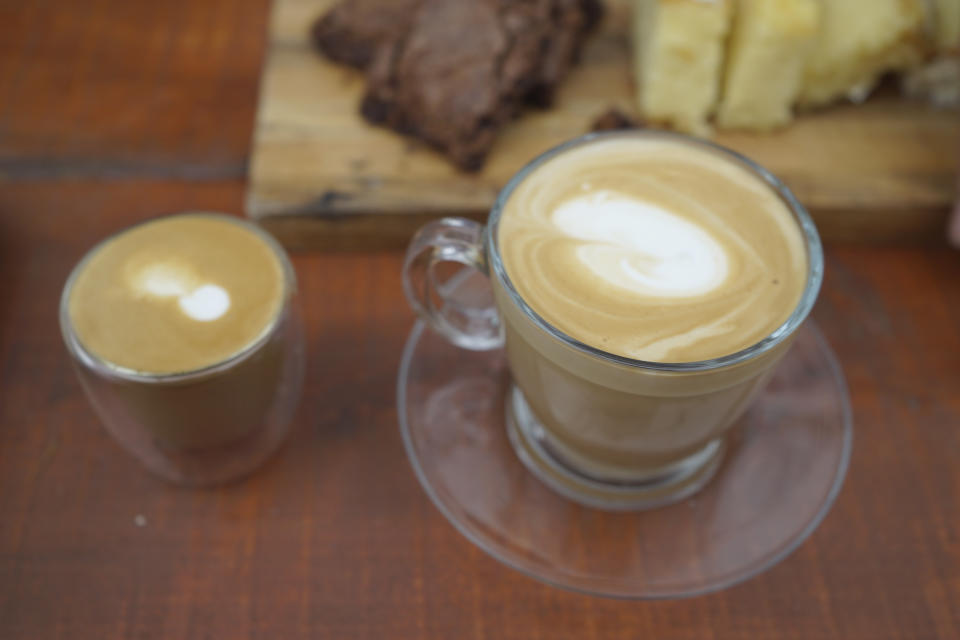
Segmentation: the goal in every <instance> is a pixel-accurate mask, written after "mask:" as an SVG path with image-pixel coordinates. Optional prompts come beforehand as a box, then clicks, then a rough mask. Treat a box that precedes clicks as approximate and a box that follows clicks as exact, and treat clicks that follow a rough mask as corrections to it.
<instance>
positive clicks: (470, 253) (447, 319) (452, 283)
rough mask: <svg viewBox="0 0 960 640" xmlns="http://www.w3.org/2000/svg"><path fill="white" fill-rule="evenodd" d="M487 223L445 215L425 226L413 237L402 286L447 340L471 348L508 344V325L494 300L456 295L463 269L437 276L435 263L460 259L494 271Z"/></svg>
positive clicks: (478, 269) (419, 311)
mask: <svg viewBox="0 0 960 640" xmlns="http://www.w3.org/2000/svg"><path fill="white" fill-rule="evenodd" d="M483 231H484V226H483V225H482V224H480V223H478V222H474V221H473V220H467V219H465V218H443V219H441V220H437V221H435V222H431V223H429V224H427V225H424V226H423V227H421V229H420V230H419V231H417V233H416V235H414V236H413V239H412V240H411V241H410V246H409V247H408V248H407V256H406V259H405V260H404V262H403V291H404V293H406V295H407V300H408V301H409V302H410V306H411V307H413V310H414V311H416V312H417V314H418V315H419V316H420V317H421V318H422V319H423V320H424V322H426V323H427V324H428V325H430V327H432V328H433V329H434V330H435V331H437V333H439V334H440V335H442V336H444V337H445V338H446V339H447V340H449V341H450V342H452V343H453V344H455V345H457V346H458V347H462V348H464V349H469V350H471V351H487V350H490V349H497V348H499V347H502V346H503V328H502V326H501V323H500V315H499V314H498V313H497V308H496V306H495V305H494V304H493V301H492V300H490V301H488V302H487V304H485V305H482V306H474V305H470V304H466V301H464V300H462V299H458V298H457V297H456V296H454V295H453V294H454V292H455V290H456V285H458V284H460V282H462V278H463V276H462V275H461V274H458V275H457V276H454V277H453V278H450V279H449V280H448V281H446V282H442V283H440V282H438V281H437V275H436V273H435V270H434V267H435V266H436V265H438V264H440V263H441V262H456V263H460V264H462V265H466V266H467V267H471V268H472V269H475V270H477V271H479V272H480V273H482V274H483V275H485V276H487V277H488V278H489V277H490V271H489V269H488V266H487V259H486V254H485V251H484V247H483Z"/></svg>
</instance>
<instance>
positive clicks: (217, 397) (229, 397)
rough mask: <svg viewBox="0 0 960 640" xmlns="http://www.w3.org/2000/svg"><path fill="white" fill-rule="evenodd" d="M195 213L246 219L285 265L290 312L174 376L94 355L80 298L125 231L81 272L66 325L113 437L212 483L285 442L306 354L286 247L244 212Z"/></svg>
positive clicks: (159, 469) (165, 469) (81, 373)
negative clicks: (78, 310) (75, 313)
mask: <svg viewBox="0 0 960 640" xmlns="http://www.w3.org/2000/svg"><path fill="white" fill-rule="evenodd" d="M189 215H203V216H205V217H212V218H215V219H218V220H222V221H226V222H229V223H230V224H236V225H241V226H242V227H244V228H245V229H247V230H248V231H250V232H252V233H253V234H255V235H256V236H257V237H258V238H259V239H260V240H261V241H262V242H264V243H265V244H266V245H267V246H268V247H269V249H270V251H271V252H272V253H273V254H274V256H275V257H276V259H277V261H278V262H279V264H280V266H281V269H282V272H283V294H282V295H283V298H282V303H281V306H280V310H279V312H278V313H277V314H276V316H275V317H274V318H273V319H272V321H271V322H270V324H269V325H268V326H267V327H266V328H265V329H264V331H263V332H262V333H261V334H260V336H259V337H258V338H257V339H256V340H255V341H254V342H253V343H251V344H249V345H247V346H245V347H244V348H242V349H241V350H240V351H238V352H236V353H234V354H233V355H231V356H230V357H228V358H227V359H225V360H223V361H221V362H217V363H214V364H212V365H210V366H206V367H203V368H200V369H196V370H192V371H185V372H181V373H174V374H156V375H154V374H149V373H143V372H138V371H133V370H130V369H126V368H123V367H120V366H117V365H116V364H114V363H112V362H108V361H106V360H104V359H102V358H100V357H98V356H97V355H96V354H94V353H92V352H91V351H90V350H89V349H87V348H86V347H85V346H84V344H83V343H82V341H81V340H80V339H79V338H78V335H77V332H76V330H75V327H74V326H73V323H72V321H71V317H70V310H69V303H70V296H71V292H72V291H73V286H74V283H75V281H76V280H77V278H78V276H79V274H80V273H81V272H82V271H83V268H84V266H85V265H86V264H87V262H88V261H89V260H90V259H91V258H92V257H93V256H94V255H95V254H96V253H97V251H98V250H99V249H100V248H101V247H103V246H104V245H106V244H107V243H109V242H110V241H111V240H112V239H113V238H115V237H116V236H111V237H110V238H107V239H106V240H104V241H103V242H102V243H100V244H99V245H97V246H96V247H94V248H93V249H92V250H91V251H90V252H89V253H88V254H87V255H86V256H85V257H84V258H83V259H82V260H81V261H80V262H79V263H78V264H77V266H76V267H75V268H74V270H73V272H72V273H71V275H70V277H69V278H68V280H67V283H66V285H65V287H64V290H63V295H62V297H61V302H60V328H61V332H62V334H63V339H64V342H65V343H66V346H67V350H68V352H69V353H70V356H71V357H72V359H73V362H74V365H75V370H76V372H77V375H78V377H79V379H80V382H81V384H82V386H83V389H84V391H85V392H86V395H87V397H88V398H89V400H90V402H91V404H92V405H93V407H94V409H95V411H96V412H97V414H98V416H99V417H100V420H101V421H102V422H103V424H104V426H105V427H106V428H107V430H108V431H109V432H110V434H111V435H112V436H113V437H114V438H115V439H116V440H117V441H118V442H119V443H120V444H121V445H122V446H123V447H124V448H125V449H127V450H128V451H129V452H130V453H132V454H133V455H134V456H135V457H137V458H138V459H139V460H140V461H141V462H142V463H143V464H144V465H145V466H146V467H147V468H148V469H150V470H151V471H153V472H155V473H156V474H158V475H160V476H162V477H163V478H165V479H167V480H170V481H172V482H175V483H178V484H184V485H190V486H208V485H216V484H222V483H224V482H229V481H231V480H235V479H238V478H240V477H243V476H245V475H247V474H249V473H250V472H252V471H253V470H255V469H256V468H257V467H259V466H260V465H261V464H262V463H263V462H264V461H265V460H266V459H267V458H268V457H270V455H272V454H273V453H274V452H275V451H276V450H277V449H278V448H279V446H280V445H281V444H282V443H283V441H284V439H285V437H286V435H287V433H288V432H289V429H290V423H291V419H292V417H293V413H294V411H295V409H296V406H297V402H298V400H299V397H300V391H301V388H302V381H303V373H304V358H305V354H304V340H303V327H302V323H301V319H300V310H299V305H298V301H297V283H296V275H295V273H294V270H293V266H292V265H291V264H290V260H289V258H288V257H287V255H286V253H285V252H284V250H283V248H282V247H281V246H280V245H279V244H278V243H277V241H276V240H275V239H274V238H273V237H272V236H270V235H269V234H268V233H266V232H264V231H263V230H261V229H260V228H259V227H257V226H256V225H253V224H250V223H247V222H245V221H243V220H240V219H238V218H236V217H233V216H226V215H218V214H189ZM147 224H149V222H148V223H147ZM125 231H127V230H124V231H121V232H120V233H121V234H122V233H124V232H125ZM117 235H119V234H117Z"/></svg>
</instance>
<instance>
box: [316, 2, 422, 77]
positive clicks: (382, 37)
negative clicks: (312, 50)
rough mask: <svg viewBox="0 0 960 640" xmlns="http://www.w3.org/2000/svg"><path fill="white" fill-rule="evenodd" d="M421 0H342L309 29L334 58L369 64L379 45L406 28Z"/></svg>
mask: <svg viewBox="0 0 960 640" xmlns="http://www.w3.org/2000/svg"><path fill="white" fill-rule="evenodd" d="M421 1H422V0H342V1H341V2H339V3H337V4H336V5H335V6H334V7H333V8H332V9H330V10H329V11H327V12H326V13H325V14H323V15H322V16H320V17H319V18H318V19H317V20H316V22H314V23H313V26H312V27H311V29H310V35H311V39H312V40H313V43H314V45H315V46H316V47H317V49H319V50H320V51H321V52H322V53H323V54H324V55H326V56H327V57H328V58H330V59H331V60H335V61H337V62H341V63H343V64H348V65H350V66H352V67H357V68H360V69H364V68H366V66H367V65H368V64H369V63H370V60H372V59H373V55H374V53H375V52H376V50H377V48H378V47H379V46H380V45H381V44H383V43H385V42H386V41H388V40H391V39H392V38H394V37H395V36H396V35H397V34H399V33H403V32H405V31H406V30H407V29H408V28H409V27H410V22H411V21H412V19H413V16H414V14H415V12H416V9H417V7H419V6H420V3H421Z"/></svg>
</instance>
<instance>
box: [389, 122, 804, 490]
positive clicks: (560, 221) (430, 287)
mask: <svg viewBox="0 0 960 640" xmlns="http://www.w3.org/2000/svg"><path fill="white" fill-rule="evenodd" d="M447 261H450V262H455V263H459V264H462V265H466V266H468V267H471V268H473V269H476V270H477V271H480V272H482V273H485V274H487V275H488V276H489V278H490V285H491V288H492V293H493V300H492V303H489V302H487V301H486V300H482V299H473V298H470V299H462V298H460V297H458V296H457V287H456V286H454V285H455V284H456V283H455V282H454V283H451V284H442V285H441V284H440V283H439V282H438V277H437V274H436V272H435V271H434V268H435V267H436V266H437V265H438V263H441V262H447ZM822 269H823V252H822V249H821V246H820V239H819V237H818V235H817V231H816V228H815V227H814V225H813V222H812V221H811V220H810V218H809V216H808V215H807V213H806V211H804V209H803V207H802V206H801V205H800V204H799V203H798V202H797V201H796V199H795V198H794V197H793V196H792V195H791V194H790V192H789V191H788V190H787V189H786V187H784V186H783V185H782V184H780V183H779V182H778V181H777V180H776V178H774V177H773V176H771V175H770V174H769V173H767V172H766V171H764V170H763V169H761V168H760V167H758V166H756V165H754V164H753V163H751V162H750V161H749V160H747V159H745V158H743V157H741V156H738V155H737V154H734V153H732V152H730V151H727V150H725V149H722V148H720V147H717V146H715V145H712V144H710V143H708V142H703V141H699V140H695V139H692V138H687V137H685V136H681V135H677V134H672V133H667V132H657V131H629V132H616V133H607V134H600V135H591V136H586V137H583V138H579V139H577V140H572V141H570V142H568V143H566V144H562V145H560V146H558V147H556V148H554V149H551V150H550V151H547V152H546V153H544V154H543V155H541V156H540V157H538V158H536V159H534V160H533V161H532V162H531V163H530V164H528V165H527V166H526V167H524V168H523V169H522V170H521V171H520V172H519V173H518V174H517V175H516V176H515V177H514V178H513V179H512V180H511V181H510V182H509V183H508V184H507V186H506V187H505V188H504V190H503V191H502V192H501V193H500V195H499V197H498V198H497V202H496V204H495V205H494V208H493V210H492V211H491V213H490V218H489V220H488V222H487V226H486V228H484V227H483V226H481V225H479V224H478V223H475V222H473V221H470V220H464V219H459V218H446V219H443V220H438V221H436V222H432V223H430V224H428V225H426V226H425V227H423V228H422V229H421V230H420V231H419V232H418V233H417V234H416V235H415V236H414V238H413V240H412V241H411V243H410V247H409V249H408V250H407V256H406V260H405V261H404V278H403V282H404V290H405V292H406V294H407V298H408V299H409V301H410V303H411V305H412V306H413V308H414V309H415V310H416V311H417V313H418V314H420V316H421V317H422V318H423V319H424V320H425V321H426V322H427V323H428V324H429V326H430V327H432V328H433V329H434V330H436V331H438V332H439V333H440V334H442V335H443V336H445V337H446V338H447V339H449V340H450V341H451V342H453V343H454V344H456V345H459V346H463V347H465V348H468V349H490V348H496V347H499V346H501V345H503V346H504V347H505V348H506V356H507V362H508V363H509V367H510V373H511V374H512V378H513V386H512V387H511V389H510V391H509V393H508V396H507V411H506V422H507V433H508V435H509V437H510V442H511V444H512V445H513V447H514V449H515V451H516V452H517V455H518V457H519V458H520V459H521V460H522V461H523V463H524V464H525V465H526V466H527V467H528V468H529V469H530V470H531V471H532V472H533V473H534V474H536V475H537V476H538V477H539V478H540V479H541V480H543V481H544V482H545V483H547V484H548V485H549V486H551V487H552V488H554V489H556V490H557V491H559V492H561V493H563V494H565V495H567V496H569V497H571V498H573V499H574V500H577V501H579V502H582V503H585V504H589V505H593V506H600V507H604V508H614V509H632V508H644V507H651V506H656V505H659V504H664V503H667V502H675V501H677V500H679V499H682V498H684V497H685V496H689V495H690V494H691V493H693V492H694V491H696V490H697V489H699V488H700V487H702V486H703V485H704V484H705V483H706V482H707V481H708V480H709V479H710V477H711V476H712V474H713V473H714V472H715V471H716V469H717V468H718V465H719V462H720V460H721V459H722V456H723V452H724V450H725V448H726V446H727V437H726V436H727V435H728V433H729V431H730V429H731V427H732V426H733V425H734V424H735V423H736V422H737V420H738V419H739V418H740V416H741V415H743V412H744V411H745V410H746V408H747V407H748V406H749V404H750V402H751V400H752V399H753V398H754V397H755V396H756V394H757V393H759V391H760V390H761V389H762V388H763V385H764V383H765V382H766V380H767V378H768V377H769V375H770V373H771V371H772V369H773V367H774V366H775V365H776V363H777V362H778V361H779V359H780V358H781V357H783V355H784V354H785V353H786V351H787V350H788V349H789V348H790V344H791V342H792V340H793V338H794V336H795V334H796V331H797V329H798V328H799V327H800V326H801V324H802V323H803V321H804V319H805V318H806V317H807V314H808V313H809V312H810V309H811V308H812V306H813V303H814V301H815V300H816V297H817V292H818V291H819V288H820V281H821V279H822Z"/></svg>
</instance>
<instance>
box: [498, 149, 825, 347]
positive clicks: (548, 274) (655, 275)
mask: <svg viewBox="0 0 960 640" xmlns="http://www.w3.org/2000/svg"><path fill="white" fill-rule="evenodd" d="M497 235H498V239H499V247H500V252H501V257H502V260H503V264H504V266H505V268H506V272H507V274H508V276H509V277H510V280H511V281H512V283H513V284H514V286H515V287H516V289H517V291H518V292H519V294H520V296H521V297H522V298H523V300H524V301H525V302H526V303H527V304H528V305H529V306H530V307H531V308H532V309H533V310H534V311H536V312H537V313H538V314H539V315H540V316H541V317H542V318H544V319H545V320H546V321H547V322H549V323H550V324H551V325H553V326H554V327H556V328H557V329H559V330H560V331H562V332H563V333H565V334H567V335H569V336H571V337H573V338H576V339H577V340H579V341H581V342H584V343H586V344H589V345H591V346H593V347H596V348H598V349H601V350H603V351H607V352H611V353H615V354H618V355H622V356H626V357H629V358H635V359H639V360H650V361H656V362H695V361H700V360H706V359H710V358H716V357H720V356H723V355H727V354H731V353H735V352H737V351H739V350H741V349H744V348H746V347H748V346H750V345H752V344H755V343H757V342H759V341H760V340H762V339H763V338H764V337H766V336H768V335H769V334H770V333H771V332H772V331H774V330H775V329H776V328H777V327H779V326H780V325H781V324H782V323H783V322H784V321H785V320H786V319H787V317H789V315H790V313H791V312H792V311H793V309H794V308H795V307H796V304H797V302H798V300H799V299H800V296H801V294H802V292H803V288H804V285H805V283H806V277H807V257H806V251H805V247H804V238H803V234H802V232H801V230H800V228H799V226H798V225H797V223H796V221H795V219H794V217H793V214H792V212H791V211H790V209H789V207H788V206H787V205H786V204H785V203H784V202H783V200H782V199H781V198H780V196H779V195H778V194H777V192H776V191H774V190H773V189H771V188H770V186H769V185H767V184H766V183H765V182H764V181H763V180H762V179H761V178H760V177H758V176H757V175H756V174H755V173H753V172H752V171H750V170H748V169H747V168H745V167H744V166H743V165H742V164H740V163H739V162H737V161H736V160H731V159H730V158H729V157H727V156H725V155H723V154H722V153H720V152H717V151H714V150H711V149H709V148H705V147H703V146H700V145H697V144H695V143H686V142H684V141H682V140H667V139H663V138H658V137H656V136H649V137H647V136H644V135H636V136H622V137H618V138H607V139H598V140H595V141H591V142H589V143H585V144H584V145H582V146H580V147H576V148H574V149H572V150H570V151H567V152H565V153H562V154H560V155H558V156H555V157H554V158H551V159H550V160H548V161H547V162H545V163H544V164H543V165H541V166H539V167H538V168H537V169H535V170H534V171H533V172H532V173H531V174H530V175H528V176H526V177H525V178H524V180H523V181H522V182H521V183H520V184H519V185H517V187H516V188H515V189H514V191H513V192H512V193H511V194H510V197H509V198H508V200H507V202H506V204H505V207H504V210H503V212H502V213H501V218H500V221H499V223H498V231H497Z"/></svg>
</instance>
